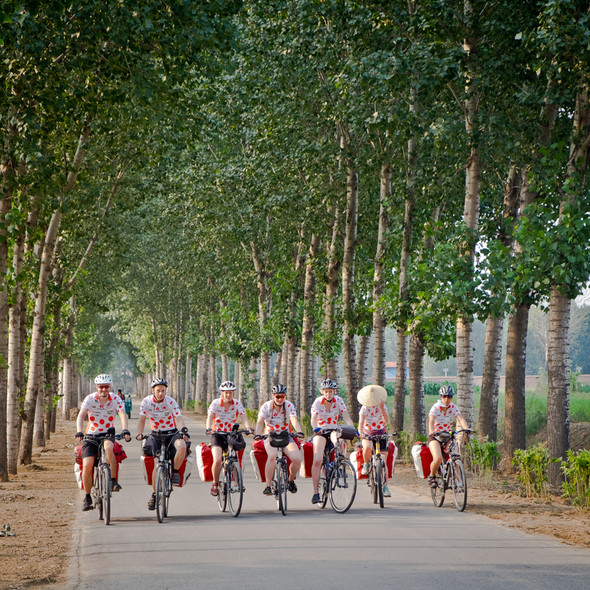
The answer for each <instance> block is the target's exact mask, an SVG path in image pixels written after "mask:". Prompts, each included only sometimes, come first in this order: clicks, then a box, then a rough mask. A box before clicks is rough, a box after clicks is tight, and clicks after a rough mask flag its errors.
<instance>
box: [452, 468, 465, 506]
mask: <svg viewBox="0 0 590 590" xmlns="http://www.w3.org/2000/svg"><path fill="white" fill-rule="evenodd" d="M451 485H452V486H453V500H454V501H455V506H456V508H457V510H458V511H459V512H463V510H465V506H467V479H466V477H465V469H464V467H463V463H462V462H461V460H460V459H455V460H453V462H452V463H451Z"/></svg>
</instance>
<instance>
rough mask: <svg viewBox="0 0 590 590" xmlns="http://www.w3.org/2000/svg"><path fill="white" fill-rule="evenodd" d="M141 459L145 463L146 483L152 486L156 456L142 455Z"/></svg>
mask: <svg viewBox="0 0 590 590" xmlns="http://www.w3.org/2000/svg"><path fill="white" fill-rule="evenodd" d="M140 459H141V464H142V465H143V479H144V481H145V483H147V484H148V485H150V486H151V485H152V479H153V474H154V458H153V457H146V456H145V455H142V456H141V458H140Z"/></svg>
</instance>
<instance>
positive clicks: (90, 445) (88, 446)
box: [82, 434, 115, 459]
mask: <svg viewBox="0 0 590 590" xmlns="http://www.w3.org/2000/svg"><path fill="white" fill-rule="evenodd" d="M101 439H104V440H110V441H111V442H115V437H114V436H107V435H101V434H87V435H86V436H85V437H84V440H83V441H82V459H84V458H85V457H94V458H95V459H96V457H98V443H99V441H100V440H101Z"/></svg>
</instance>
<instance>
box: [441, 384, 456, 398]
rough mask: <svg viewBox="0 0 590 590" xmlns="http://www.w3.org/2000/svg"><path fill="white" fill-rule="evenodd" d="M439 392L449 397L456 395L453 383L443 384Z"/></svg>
mask: <svg viewBox="0 0 590 590" xmlns="http://www.w3.org/2000/svg"><path fill="white" fill-rule="evenodd" d="M438 394H439V395H440V396H441V397H442V396H443V395H444V396H448V397H453V396H454V395H455V392H454V391H453V387H452V386H451V385H443V386H442V387H441V388H440V389H439V390H438Z"/></svg>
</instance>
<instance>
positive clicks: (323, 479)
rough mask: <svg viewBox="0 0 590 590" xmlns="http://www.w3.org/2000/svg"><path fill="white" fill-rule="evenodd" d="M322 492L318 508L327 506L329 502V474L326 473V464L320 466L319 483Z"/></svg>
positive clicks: (320, 492)
mask: <svg viewBox="0 0 590 590" xmlns="http://www.w3.org/2000/svg"><path fill="white" fill-rule="evenodd" d="M318 491H319V494H320V501H319V502H318V503H317V504H316V506H317V507H318V508H325V507H326V504H327V503H328V474H327V473H326V465H325V464H322V466H321V467H320V481H319V485H318Z"/></svg>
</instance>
